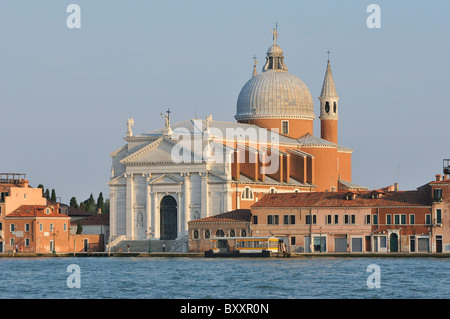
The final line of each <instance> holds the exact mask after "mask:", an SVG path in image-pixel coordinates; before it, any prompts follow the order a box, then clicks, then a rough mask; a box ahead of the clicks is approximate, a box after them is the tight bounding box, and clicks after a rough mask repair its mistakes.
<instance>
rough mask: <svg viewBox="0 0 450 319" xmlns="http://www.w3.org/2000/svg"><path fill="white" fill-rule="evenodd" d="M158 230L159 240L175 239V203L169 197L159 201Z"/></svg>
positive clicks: (173, 199)
mask: <svg viewBox="0 0 450 319" xmlns="http://www.w3.org/2000/svg"><path fill="white" fill-rule="evenodd" d="M159 207H160V227H161V228H160V229H161V237H160V238H161V239H163V240H174V239H176V238H177V201H176V200H175V198H173V197H172V196H170V195H166V196H164V197H163V199H162V200H161V204H160V205H159Z"/></svg>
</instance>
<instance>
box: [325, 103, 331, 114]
mask: <svg viewBox="0 0 450 319" xmlns="http://www.w3.org/2000/svg"><path fill="white" fill-rule="evenodd" d="M325 112H327V113H328V112H330V103H329V102H328V101H327V102H325Z"/></svg>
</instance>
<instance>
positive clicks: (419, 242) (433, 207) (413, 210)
mask: <svg viewBox="0 0 450 319" xmlns="http://www.w3.org/2000/svg"><path fill="white" fill-rule="evenodd" d="M449 186H450V180H448V179H441V178H439V180H437V181H434V182H431V183H428V184H426V185H424V186H422V187H420V188H418V189H417V190H413V191H384V190H373V191H363V190H359V191H358V190H349V191H340V192H317V193H295V194H288V193H286V194H267V195H266V196H264V197H263V198H262V199H261V200H260V201H258V202H257V203H256V204H254V205H253V206H252V209H251V211H252V223H251V230H252V234H253V235H254V236H276V237H279V238H282V239H283V240H284V241H285V243H286V244H287V245H288V247H289V250H290V251H291V252H402V253H405V252H411V253H414V252H448V251H450V245H449V243H450V236H449V235H450V234H449V227H450V221H449V220H448V209H449V207H448V205H449V204H448V203H449V199H450V196H449V195H450V193H448V192H449V191H450V187H449Z"/></svg>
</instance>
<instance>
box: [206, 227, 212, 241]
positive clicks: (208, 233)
mask: <svg viewBox="0 0 450 319" xmlns="http://www.w3.org/2000/svg"><path fill="white" fill-rule="evenodd" d="M210 237H211V231H210V230H209V229H205V238H206V239H209V238H210Z"/></svg>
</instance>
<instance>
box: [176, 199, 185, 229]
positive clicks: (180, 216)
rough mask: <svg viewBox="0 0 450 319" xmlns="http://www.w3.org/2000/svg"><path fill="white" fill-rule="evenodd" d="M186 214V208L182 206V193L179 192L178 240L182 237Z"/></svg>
mask: <svg viewBox="0 0 450 319" xmlns="http://www.w3.org/2000/svg"><path fill="white" fill-rule="evenodd" d="M183 214H184V206H183V205H181V192H177V238H180V237H181V236H182V232H181V230H182V223H183V218H182V216H183Z"/></svg>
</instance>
